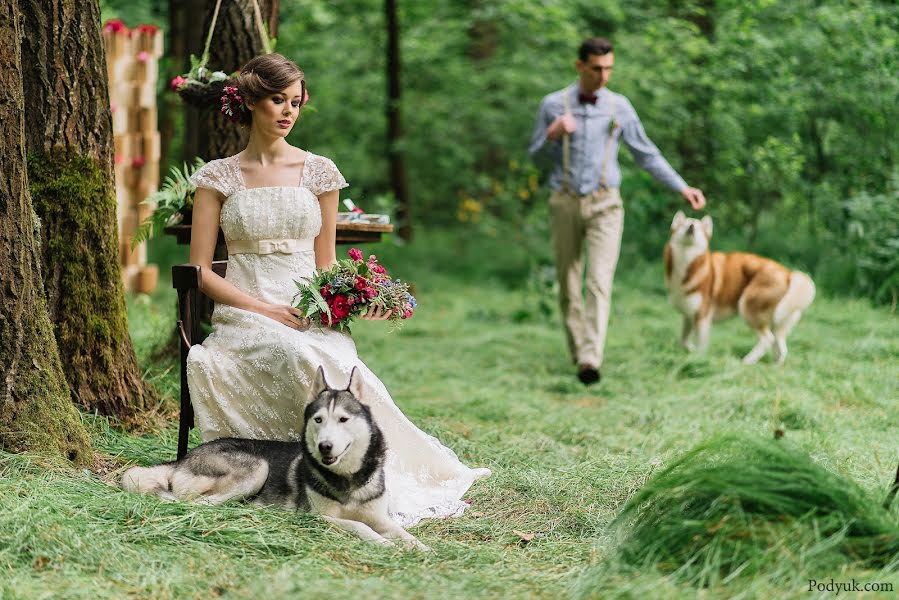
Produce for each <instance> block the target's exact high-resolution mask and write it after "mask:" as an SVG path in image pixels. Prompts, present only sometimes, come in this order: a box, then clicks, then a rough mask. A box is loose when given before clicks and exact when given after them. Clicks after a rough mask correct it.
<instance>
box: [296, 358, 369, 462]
mask: <svg viewBox="0 0 899 600" xmlns="http://www.w3.org/2000/svg"><path fill="white" fill-rule="evenodd" d="M361 398H362V377H361V375H360V374H359V371H358V370H357V369H356V368H355V367H353V371H352V373H350V381H349V384H348V385H347V387H346V388H345V389H334V388H332V387H330V386H329V385H328V382H327V381H326V380H325V372H324V371H323V370H322V368H321V367H319V368H318V371H316V374H315V381H314V382H313V384H312V389H311V390H310V392H309V399H308V401H307V403H306V409H305V413H304V421H305V424H304V436H303V437H304V440H305V442H306V448H307V450H308V451H309V454H311V455H312V458H313V459H315V461H316V462H318V463H319V464H320V465H322V466H323V467H325V468H326V469H328V470H329V471H332V472H334V473H337V474H340V475H347V474H351V473H355V472H356V471H358V470H359V468H360V465H361V464H362V463H363V461H364V460H365V456H366V451H367V450H368V447H369V444H370V442H371V439H372V434H373V424H372V420H371V411H370V410H369V408H368V407H367V406H366V405H365V404H363V403H362V402H361Z"/></svg>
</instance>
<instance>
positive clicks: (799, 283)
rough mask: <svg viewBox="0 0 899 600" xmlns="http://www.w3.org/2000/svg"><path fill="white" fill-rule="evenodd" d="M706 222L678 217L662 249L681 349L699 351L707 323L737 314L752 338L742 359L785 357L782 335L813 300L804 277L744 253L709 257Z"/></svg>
mask: <svg viewBox="0 0 899 600" xmlns="http://www.w3.org/2000/svg"><path fill="white" fill-rule="evenodd" d="M711 238H712V218H711V217H709V216H706V217H703V218H702V220H701V221H700V220H699V219H688V218H687V217H686V216H685V215H684V213H683V212H680V211H678V213H677V214H676V215H674V221H672V222H671V238H670V239H669V241H668V244H666V245H665V285H666V286H667V288H668V298H669V300H670V301H671V304H672V305H673V306H674V307H675V308H676V309H677V310H678V311H680V312H681V313H682V314H683V315H684V327H683V333H682V335H681V343H682V344H683V345H684V347H685V348H687V350H690V351H691V352H692V351H694V350H705V348H706V347H707V346H708V343H709V332H710V329H711V326H712V321H720V320H722V319H726V318H728V317H730V316H732V315H733V314H734V313H737V312H738V313H739V314H740V316H741V317H743V320H744V321H746V324H747V325H749V326H750V327H751V328H752V329H753V331H755V333H756V335H757V336H758V343H757V344H756V345H755V347H754V348H753V349H752V350H750V351H749V354H747V355H746V356H745V357H744V358H743V362H744V363H746V364H754V363H756V362H758V361H759V359H761V358H762V357H763V356H764V355H765V354H766V353H767V352H768V350H771V351H772V354H773V356H774V362H776V363H777V364H781V363H783V361H784V359H786V357H787V335H789V333H790V330H791V329H793V327H794V326H795V325H796V323H797V322H798V321H799V317H800V316H801V315H802V311H803V310H805V309H806V308H808V306H809V305H810V304H811V303H812V300H813V299H814V297H815V284H814V283H813V282H812V280H811V278H810V277H809V276H808V275H806V274H805V273H801V272H799V271H791V270H789V269H788V268H786V267H784V266H783V265H781V264H780V263H777V262H775V261H773V260H771V259H768V258H764V257H761V256H757V255H755V254H747V253H744V252H729V253H724V252H711V251H710V250H709V240H711Z"/></svg>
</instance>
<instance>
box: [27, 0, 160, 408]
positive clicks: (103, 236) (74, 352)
mask: <svg viewBox="0 0 899 600" xmlns="http://www.w3.org/2000/svg"><path fill="white" fill-rule="evenodd" d="M19 4H20V6H21V8H22V14H23V17H24V29H25V35H24V36H23V38H22V60H23V63H24V64H28V65H29V69H28V71H27V72H26V73H25V77H24V90H25V96H26V97H27V98H30V99H33V102H31V103H30V104H29V118H28V120H27V127H26V132H25V133H26V140H27V148H28V155H29V158H28V169H29V181H30V187H31V194H32V198H33V199H34V207H35V210H36V212H37V214H38V216H39V217H40V219H41V221H42V227H41V242H42V250H43V251H42V254H43V257H42V258H43V279H44V288H45V290H46V294H47V304H48V309H49V312H50V319H51V320H52V321H53V323H54V325H55V333H56V340H57V344H58V346H59V350H60V355H61V356H62V357H64V362H63V368H64V370H65V373H66V380H67V381H68V383H69V388H70V390H71V393H72V399H73V400H74V401H75V402H76V403H78V404H80V405H81V406H83V407H84V408H85V409H87V410H91V411H92V410H97V411H99V412H100V413H102V414H104V415H111V416H115V417H118V418H119V419H120V420H122V421H124V422H128V421H131V420H134V419H135V418H137V417H138V416H139V415H140V414H141V413H142V412H143V411H144V410H145V409H146V408H147V406H148V403H149V401H150V400H151V399H152V397H153V392H152V390H151V389H149V388H147V387H146V386H145V384H144V382H143V381H142V380H141V377H140V370H139V369H138V366H137V359H136V357H135V355H134V348H133V347H132V345H131V338H130V337H129V335H128V321H127V315H126V312H125V295H124V291H123V286H122V278H121V272H120V267H119V251H118V225H117V219H116V199H115V188H114V183H113V161H112V157H113V152H114V150H113V141H112V119H111V113H110V108H109V92H108V82H107V77H106V57H105V54H104V47H103V41H102V39H101V37H100V7H99V5H98V2H97V0H22V1H21V2H20V3H19Z"/></svg>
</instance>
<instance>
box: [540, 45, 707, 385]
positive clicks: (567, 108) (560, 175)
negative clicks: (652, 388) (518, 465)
mask: <svg viewBox="0 0 899 600" xmlns="http://www.w3.org/2000/svg"><path fill="white" fill-rule="evenodd" d="M614 63H615V55H614V54H613V52H612V44H611V42H609V40H607V39H605V38H591V39H588V40H586V41H584V43H582V44H581V47H580V49H579V50H578V60H577V61H576V62H575V68H576V69H577V72H578V81H577V82H576V83H573V84H572V85H569V86H568V87H566V88H564V89H561V90H559V91H557V92H553V93H552V94H549V95H548V96H546V97H545V98H543V101H542V102H541V103H540V111H539V113H538V114H537V124H536V126H535V128H534V134H533V136H532V138H531V145H530V147H529V149H528V151H529V152H530V154H531V156H532V157H534V158H535V159H538V160H539V159H540V158H544V157H546V158H549V160H550V161H551V163H552V170H551V173H550V178H549V186H550V188H552V195H551V196H550V200H549V205H550V213H551V218H552V236H553V249H554V251H555V257H556V272H557V275H558V279H559V305H560V307H561V311H562V318H563V319H564V322H565V330H566V333H567V337H568V347H569V350H570V351H571V355H572V358H573V359H574V362H575V364H577V376H578V379H580V381H581V382H582V383H584V384H585V385H590V384H592V383H596V382H598V381H599V380H600V372H599V369H600V366H601V365H602V360H603V349H604V347H605V341H606V327H607V325H608V322H609V307H610V305H611V297H612V278H613V276H614V274H615V266H616V265H617V263H618V252H619V250H620V247H621V233H622V226H623V223H624V209H623V207H622V203H621V195H620V194H619V191H618V187H619V185H620V183H621V171H620V169H619V167H618V145H619V143H620V142H622V141H623V142H624V144H625V145H626V146H627V147H628V149H629V150H630V151H631V154H633V156H634V160H635V161H636V162H637V164H638V165H640V166H641V167H642V168H644V169H646V170H647V171H648V172H649V173H650V174H651V175H652V176H653V177H655V178H656V179H657V180H659V181H660V182H662V183H663V184H665V185H667V186H668V187H669V188H671V189H672V190H674V191H676V192H679V193H680V194H681V195H682V196H683V197H684V199H685V200H686V201H687V202H689V203H690V205H691V206H692V207H693V208H694V209H697V210H699V209H701V208H702V207H703V206H705V197H704V196H703V194H702V191H701V190H699V189H697V188H693V187H689V186H688V185H687V184H686V182H684V180H683V179H682V178H681V176H680V175H678V174H677V173H676V172H675V171H674V169H672V168H671V165H669V164H668V161H666V160H665V158H664V157H663V156H662V154H661V153H660V152H659V149H658V148H656V147H655V145H654V144H653V143H652V141H651V140H650V139H649V138H648V137H647V136H646V132H645V131H643V125H641V124H640V118H639V117H638V116H637V112H636V111H635V110H634V107H633V106H631V103H630V102H629V101H628V99H627V98H625V97H624V96H622V95H621V94H616V93H614V92H612V91H611V90H609V89H608V88H607V87H606V85H607V84H608V83H609V78H610V77H611V76H612V68H613V67H614ZM585 245H586V251H587V252H586V253H587V277H586V283H587V290H586V292H587V293H586V308H585V305H584V301H583V299H582V295H583V292H582V289H581V280H582V278H583V272H584V246H585Z"/></svg>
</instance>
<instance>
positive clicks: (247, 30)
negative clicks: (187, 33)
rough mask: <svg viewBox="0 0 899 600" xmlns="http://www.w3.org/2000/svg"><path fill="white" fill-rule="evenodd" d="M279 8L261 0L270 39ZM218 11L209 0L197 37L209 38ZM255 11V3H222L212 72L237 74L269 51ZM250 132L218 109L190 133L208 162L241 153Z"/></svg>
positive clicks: (274, 0) (244, 0)
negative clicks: (251, 60) (246, 64)
mask: <svg viewBox="0 0 899 600" xmlns="http://www.w3.org/2000/svg"><path fill="white" fill-rule="evenodd" d="M279 5H280V0H259V9H260V12H261V13H262V20H263V21H264V22H265V24H266V26H267V27H268V32H269V33H268V35H269V37H270V38H273V37H275V36H276V34H277V31H278V8H279ZM214 9H215V0H207V2H206V19H205V20H204V25H203V28H202V30H201V29H199V28H197V29H196V33H195V35H198V36H200V35H202V36H203V38H204V39H205V36H206V33H207V32H208V30H209V23H210V22H211V21H212V12H213V10H214ZM253 12H254V11H253V2H252V0H234V1H232V2H222V6H221V9H220V12H219V16H218V22H217V23H216V26H215V32H214V33H213V34H212V47H211V48H210V50H209V65H208V66H209V67H210V69H212V70H215V71H224V72H225V73H233V72H234V71H237V70H238V69H240V68H241V67H242V66H243V65H244V63H246V62H247V61H248V60H250V59H251V58H253V57H254V56H258V55H260V54H262V53H263V52H265V50H264V49H263V43H262V36H261V35H260V34H259V28H258V27H256V17H255V16H254V14H253ZM211 108H215V107H211ZM249 133H250V132H249V129H247V128H245V127H239V126H237V125H235V124H234V123H232V122H231V121H229V120H228V119H226V118H224V117H222V115H221V114H220V113H219V111H218V110H211V111H209V112H208V113H206V114H204V115H203V116H202V117H201V118H200V119H198V127H197V129H196V131H195V132H191V131H188V135H191V134H194V135H196V138H197V141H198V143H197V153H198V154H199V156H201V157H203V158H204V159H206V160H212V159H215V158H224V157H226V156H231V155H233V154H237V153H238V152H240V151H241V150H243V149H244V146H246V145H247V140H248V139H249Z"/></svg>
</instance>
